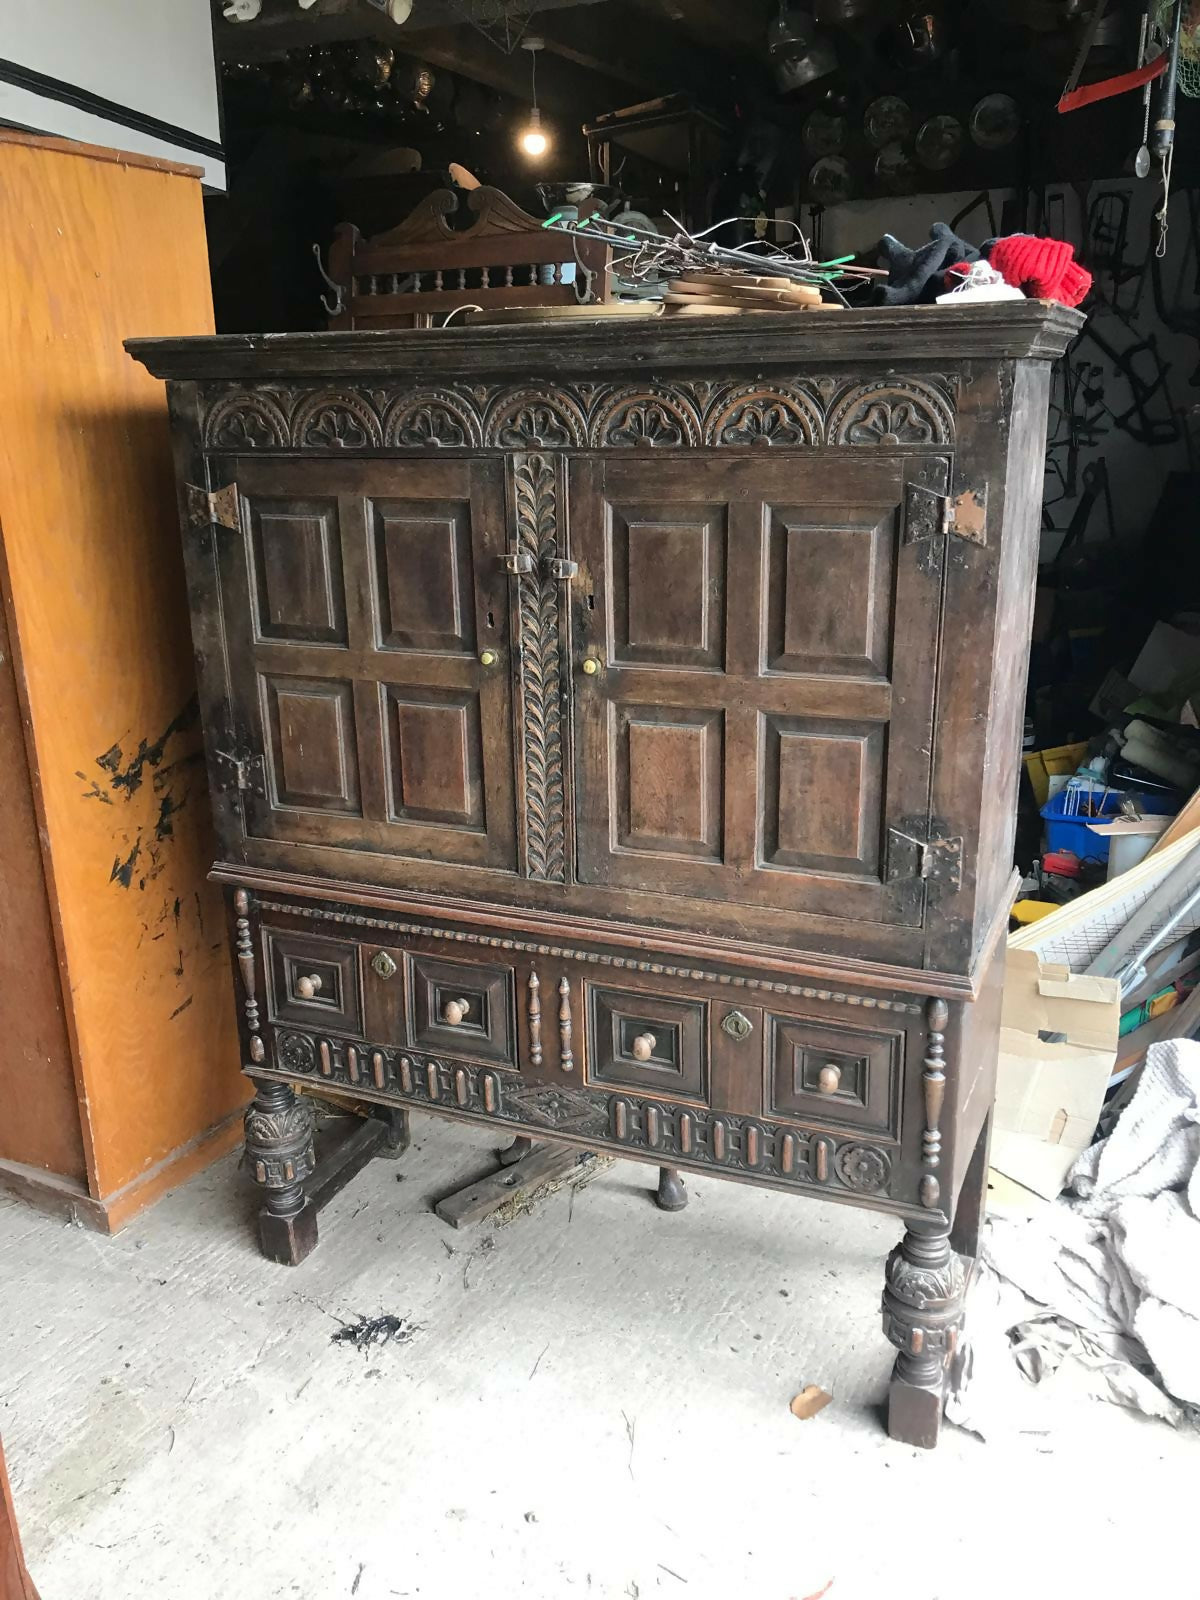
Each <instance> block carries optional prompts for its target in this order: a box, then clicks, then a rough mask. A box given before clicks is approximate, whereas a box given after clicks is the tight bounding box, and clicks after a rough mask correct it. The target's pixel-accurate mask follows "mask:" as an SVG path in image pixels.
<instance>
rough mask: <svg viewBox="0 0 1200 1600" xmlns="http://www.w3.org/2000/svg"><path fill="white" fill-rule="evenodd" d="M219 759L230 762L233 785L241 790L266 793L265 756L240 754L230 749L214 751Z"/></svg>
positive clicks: (227, 786)
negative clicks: (264, 776) (264, 777)
mask: <svg viewBox="0 0 1200 1600" xmlns="http://www.w3.org/2000/svg"><path fill="white" fill-rule="evenodd" d="M213 754H214V755H215V756H216V758H217V760H218V761H225V762H228V764H229V766H231V767H232V768H233V780H232V785H230V784H226V785H225V787H226V788H229V787H234V788H236V789H238V790H239V791H249V793H251V794H257V795H264V794H265V793H266V787H265V784H264V780H263V758H262V757H261V756H238V755H233V754H232V753H231V752H230V751H228V750H216V751H214V752H213Z"/></svg>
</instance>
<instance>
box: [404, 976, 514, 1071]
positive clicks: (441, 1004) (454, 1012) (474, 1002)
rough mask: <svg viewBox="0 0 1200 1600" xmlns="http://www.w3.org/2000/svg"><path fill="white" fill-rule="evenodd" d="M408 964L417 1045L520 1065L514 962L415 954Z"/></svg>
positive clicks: (413, 1036) (413, 1039)
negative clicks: (484, 962)
mask: <svg viewBox="0 0 1200 1600" xmlns="http://www.w3.org/2000/svg"><path fill="white" fill-rule="evenodd" d="M408 969H409V970H408V978H409V994H410V996H411V1000H410V1005H409V1018H410V1027H409V1034H410V1042H411V1044H412V1045H413V1046H414V1048H415V1049H418V1050H433V1051H437V1052H439V1053H441V1054H443V1055H461V1056H473V1057H476V1058H477V1059H481V1060H485V1061H501V1062H503V1063H505V1065H508V1066H515V1065H516V1050H515V1037H516V1030H515V1027H514V1020H513V1005H514V1001H513V993H514V985H513V970H512V968H511V967H502V966H483V965H478V964H476V963H475V962H469V961H440V960H437V959H435V958H434V957H433V956H423V955H413V956H409V957H408Z"/></svg>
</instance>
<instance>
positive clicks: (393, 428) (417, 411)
mask: <svg viewBox="0 0 1200 1600" xmlns="http://www.w3.org/2000/svg"><path fill="white" fill-rule="evenodd" d="M954 403H955V402H954V385H953V381H952V380H948V379H946V378H941V377H937V376H929V377H904V378H895V377H891V376H881V377H878V378H875V379H868V380H863V379H861V378H857V379H853V380H852V379H849V378H847V377H838V376H837V375H836V374H828V373H826V374H817V375H815V376H811V377H807V376H806V377H805V378H803V379H799V378H797V379H789V378H779V379H760V380H757V381H755V382H753V383H747V382H745V381H737V382H734V381H728V380H727V381H720V380H718V381H715V382H714V381H710V382H702V381H697V380H694V379H678V380H676V379H667V378H660V379H653V380H649V381H647V382H645V383H636V384H634V383H627V384H611V383H609V384H596V383H591V382H582V383H574V384H570V383H555V384H554V385H553V386H551V385H547V386H545V387H544V388H541V387H539V388H531V387H529V386H525V387H520V388H513V387H511V386H502V385H496V384H487V383H475V384H467V383H462V384H443V385H440V386H438V387H436V388H434V387H423V386H421V385H414V386H412V387H407V388H399V389H369V388H359V387H351V386H343V387H339V388H338V389H337V390H333V391H329V390H314V391H309V392H307V393H305V394H304V395H303V397H302V398H301V400H300V402H299V404H298V405H297V404H296V403H295V399H294V394H293V392H292V391H290V390H283V389H279V390H266V389H254V390H251V391H248V392H245V393H242V392H236V391H235V392H231V393H217V394H216V395H213V396H211V398H210V401H209V410H208V416H207V421H206V424H205V432H204V440H205V446H206V448H207V449H210V450H237V451H252V450H280V449H292V450H302V451H311V452H314V453H318V454H330V453H333V454H337V453H343V452H346V451H356V450H374V449H378V448H380V447H381V446H382V447H385V448H387V449H395V450H477V449H481V448H483V449H497V450H569V449H579V448H584V447H588V448H591V449H597V450H624V449H638V448H641V449H654V450H680V449H694V448H696V447H697V446H699V445H702V444H703V445H720V446H726V447H729V446H734V447H736V446H746V445H759V446H762V445H768V446H773V447H775V448H778V449H811V448H820V447H833V448H838V449H841V448H862V447H864V446H865V447H868V448H869V447H871V446H876V447H880V448H884V449H898V448H899V449H927V448H940V447H943V446H947V445H951V444H953V442H954Z"/></svg>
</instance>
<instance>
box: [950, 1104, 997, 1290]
mask: <svg viewBox="0 0 1200 1600" xmlns="http://www.w3.org/2000/svg"><path fill="white" fill-rule="evenodd" d="M992 1116H993V1113H992V1112H990V1111H989V1112H988V1115H987V1121H986V1122H985V1123H984V1125H983V1127H982V1128H981V1129H980V1132H979V1138H978V1139H977V1140H976V1141H975V1149H974V1150H973V1152H972V1154H971V1161H970V1165H969V1166H968V1167H967V1175H966V1177H965V1178H964V1179H963V1186H962V1188H961V1189H960V1190H959V1195H958V1204H957V1205H956V1206H955V1208H954V1224H953V1226H952V1227H951V1229H950V1248H951V1249H952V1250H956V1251H957V1252H958V1254H959V1255H960V1256H970V1257H971V1259H972V1260H974V1259H975V1257H976V1256H978V1254H979V1240H980V1237H981V1236H982V1233H983V1224H984V1220H985V1218H986V1217H987V1179H988V1159H989V1155H990V1152H991V1144H992Z"/></svg>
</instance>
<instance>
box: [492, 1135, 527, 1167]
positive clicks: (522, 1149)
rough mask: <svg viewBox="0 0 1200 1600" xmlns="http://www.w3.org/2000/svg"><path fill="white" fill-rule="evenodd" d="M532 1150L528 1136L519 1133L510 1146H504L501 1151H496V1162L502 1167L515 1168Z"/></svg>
mask: <svg viewBox="0 0 1200 1600" xmlns="http://www.w3.org/2000/svg"><path fill="white" fill-rule="evenodd" d="M532 1149H533V1140H532V1139H531V1138H530V1137H529V1136H528V1134H524V1133H519V1134H518V1135H517V1137H516V1138H515V1139H514V1140H513V1142H512V1143H511V1144H506V1145H505V1146H504V1149H503V1150H500V1151H497V1160H498V1161H499V1162H500V1165H501V1166H502V1167H515V1166H516V1164H517V1162H518V1161H520V1160H522V1159H523V1158H524V1157H525V1156H527V1155H528V1154H529V1152H530V1151H531V1150H532Z"/></svg>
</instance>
